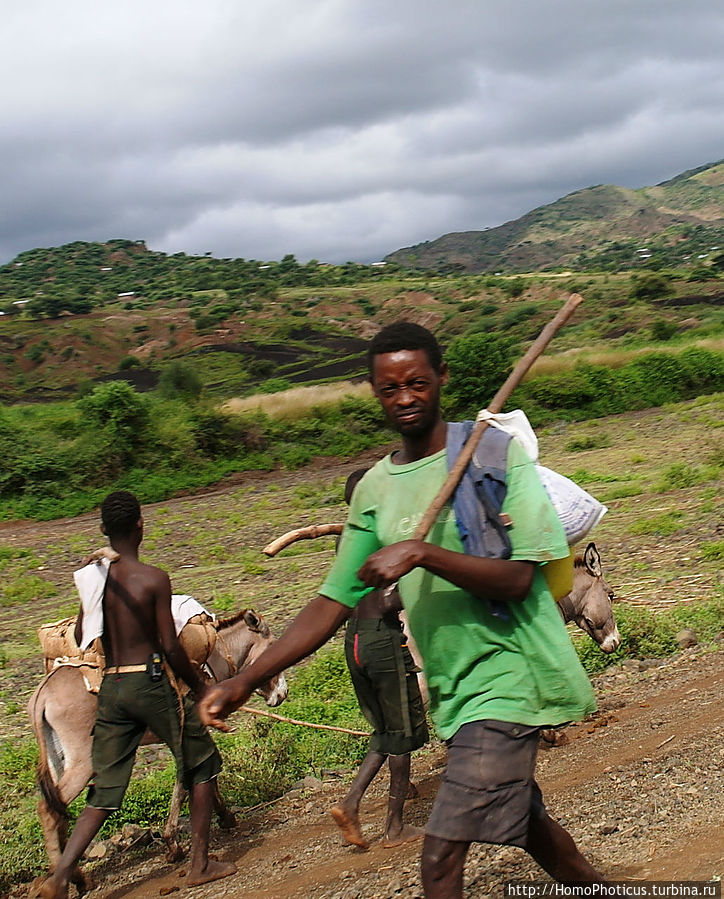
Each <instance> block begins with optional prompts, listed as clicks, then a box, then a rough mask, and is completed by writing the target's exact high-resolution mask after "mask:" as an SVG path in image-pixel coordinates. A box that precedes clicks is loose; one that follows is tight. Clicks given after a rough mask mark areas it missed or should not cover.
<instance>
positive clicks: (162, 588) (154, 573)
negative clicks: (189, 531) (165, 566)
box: [103, 554, 175, 667]
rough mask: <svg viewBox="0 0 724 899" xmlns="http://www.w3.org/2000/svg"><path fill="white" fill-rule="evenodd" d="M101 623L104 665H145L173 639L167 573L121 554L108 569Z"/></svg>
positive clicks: (169, 585)
mask: <svg viewBox="0 0 724 899" xmlns="http://www.w3.org/2000/svg"><path fill="white" fill-rule="evenodd" d="M103 622H104V633H103V646H104V649H105V654H106V664H107V665H108V666H109V667H110V666H114V665H138V664H145V663H146V662H147V661H148V658H149V656H150V655H151V653H152V652H160V651H161V650H162V649H163V648H164V646H165V645H167V644H168V640H169V639H173V637H175V631H174V628H173V619H172V617H171V582H170V580H169V577H168V575H167V574H166V572H165V571H163V570H162V569H160V568H156V567H154V566H153V565H146V564H144V563H143V562H140V561H139V560H138V559H137V558H134V557H133V556H132V555H130V554H128V555H127V554H122V555H121V558H120V559H119V560H118V561H117V562H113V563H112V565H111V566H110V569H109V573H108V580H107V582H106V591H105V596H104V599H103Z"/></svg>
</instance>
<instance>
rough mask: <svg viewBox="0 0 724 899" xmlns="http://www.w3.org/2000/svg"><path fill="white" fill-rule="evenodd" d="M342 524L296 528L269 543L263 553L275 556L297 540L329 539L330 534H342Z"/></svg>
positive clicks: (311, 525)
mask: <svg viewBox="0 0 724 899" xmlns="http://www.w3.org/2000/svg"><path fill="white" fill-rule="evenodd" d="M343 527H344V525H342V524H310V525H308V526H307V527H304V528H295V529H294V530H293V531H287V532H286V534H282V535H281V537H277V538H276V540H272V542H271V543H268V544H267V545H266V546H265V547H264V549H263V550H262V552H263V553H264V555H265V556H275V555H276V554H277V553H278V552H279V551H280V550H282V549H284V547H285V546H289V545H290V544H292V543H295V542H296V541H297V540H310V539H312V538H314V537H327V536H328V535H329V534H341V533H342V528H343Z"/></svg>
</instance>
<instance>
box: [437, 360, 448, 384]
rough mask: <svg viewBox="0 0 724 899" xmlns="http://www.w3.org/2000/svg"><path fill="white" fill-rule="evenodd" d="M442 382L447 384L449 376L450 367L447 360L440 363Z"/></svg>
mask: <svg viewBox="0 0 724 899" xmlns="http://www.w3.org/2000/svg"><path fill="white" fill-rule="evenodd" d="M439 374H440V383H441V384H447V376H448V367H447V362H441V363H440V372H439Z"/></svg>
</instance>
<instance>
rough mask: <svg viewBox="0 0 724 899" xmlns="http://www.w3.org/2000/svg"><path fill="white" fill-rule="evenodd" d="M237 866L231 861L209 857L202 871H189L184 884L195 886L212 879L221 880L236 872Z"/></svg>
mask: <svg viewBox="0 0 724 899" xmlns="http://www.w3.org/2000/svg"><path fill="white" fill-rule="evenodd" d="M236 871H237V867H236V865H235V864H234V863H233V862H217V861H213V860H212V859H209V861H208V862H207V863H206V867H205V868H204V869H203V870H202V871H193V870H192V871H189V876H188V879H187V881H186V886H190V887H197V886H198V885H199V884H201V883H210V882H211V881H212V880H221V878H222V877H229V876H230V875H231V874H236Z"/></svg>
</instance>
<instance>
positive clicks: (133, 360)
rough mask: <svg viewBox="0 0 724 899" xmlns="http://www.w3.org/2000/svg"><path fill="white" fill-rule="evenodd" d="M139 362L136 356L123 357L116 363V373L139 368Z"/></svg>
mask: <svg viewBox="0 0 724 899" xmlns="http://www.w3.org/2000/svg"><path fill="white" fill-rule="evenodd" d="M140 367H141V360H140V359H139V358H138V356H124V357H123V359H121V361H120V362H119V363H118V371H128V369H129V368H140Z"/></svg>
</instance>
